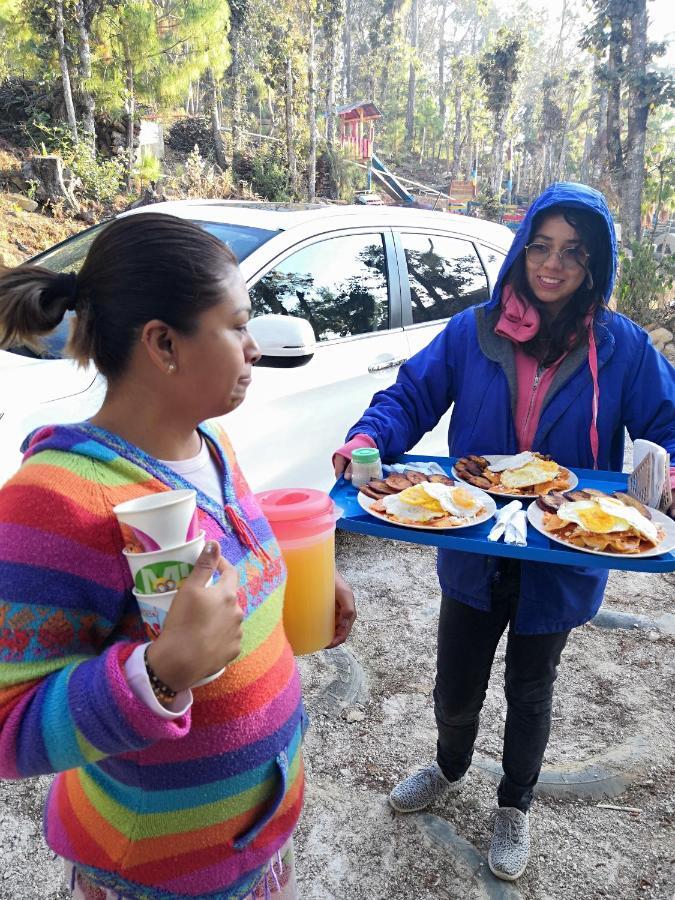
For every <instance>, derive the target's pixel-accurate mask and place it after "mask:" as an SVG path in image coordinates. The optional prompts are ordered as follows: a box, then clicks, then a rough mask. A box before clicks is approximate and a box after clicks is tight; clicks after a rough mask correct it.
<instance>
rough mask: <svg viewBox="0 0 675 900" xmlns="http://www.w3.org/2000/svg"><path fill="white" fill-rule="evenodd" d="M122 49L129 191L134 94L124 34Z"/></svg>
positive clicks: (131, 170) (129, 187) (131, 165)
mask: <svg viewBox="0 0 675 900" xmlns="http://www.w3.org/2000/svg"><path fill="white" fill-rule="evenodd" d="M122 46H123V49H124V71H125V79H124V88H125V94H126V97H125V101H124V111H125V113H126V116H127V191H131V187H132V183H133V177H134V118H135V116H136V95H135V85H134V64H133V61H132V59H131V50H130V48H129V41H128V39H127V37H126V35H125V36H124V37H123V39H122Z"/></svg>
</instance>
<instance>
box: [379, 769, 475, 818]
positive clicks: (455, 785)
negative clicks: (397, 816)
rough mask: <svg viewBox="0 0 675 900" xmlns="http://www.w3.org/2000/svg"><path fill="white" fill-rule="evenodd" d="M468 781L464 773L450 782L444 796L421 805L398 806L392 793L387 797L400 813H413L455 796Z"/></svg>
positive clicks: (393, 807) (390, 804)
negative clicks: (456, 779)
mask: <svg viewBox="0 0 675 900" xmlns="http://www.w3.org/2000/svg"><path fill="white" fill-rule="evenodd" d="M465 783H466V775H463V776H462V777H461V778H460V779H459V780H458V781H451V782H450V783H449V784H448V787H447V789H446V791H445V793H444V794H443V796H442V797H439V798H438V799H437V800H429V801H428V802H427V803H423V804H422V805H421V806H405V807H403V806H397V804H396V801H395V800H394V799H393V797H392V796H391V794H389V796H388V797H387V800H388V801H389V806H391V808H392V809H394V810H396V812H400V813H413V812H421V810H423V809H429V807H430V806H433V804H434V803H436V802H438V801H440V800H447V799H448V798H449V797H454V796H455V795H456V794H459V792H460V791H461V790H462V788H463V787H464V785H465Z"/></svg>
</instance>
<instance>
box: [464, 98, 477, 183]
mask: <svg viewBox="0 0 675 900" xmlns="http://www.w3.org/2000/svg"><path fill="white" fill-rule="evenodd" d="M466 151H467V153H468V154H469V159H468V166H467V169H466V172H467V173H468V176H469V178H471V174H472V172H473V161H474V159H475V158H476V157H475V156H474V155H473V109H472V108H471V107H469V109H467V111H466Z"/></svg>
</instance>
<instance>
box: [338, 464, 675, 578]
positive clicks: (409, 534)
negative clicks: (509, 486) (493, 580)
mask: <svg viewBox="0 0 675 900" xmlns="http://www.w3.org/2000/svg"><path fill="white" fill-rule="evenodd" d="M431 460H433V461H434V462H437V463H438V464H439V465H440V466H441V467H442V468H443V470H444V471H445V472H447V473H448V475H450V474H451V472H450V470H451V468H452V466H453V464H454V462H455V460H454V458H448V457H443V456H419V455H415V454H406V455H405V456H402V457H401V458H400V459H399V460H398V462H414V461H424V462H430V461H431ZM574 472H575V474H576V475H577V477H578V478H579V488H584V487H591V488H597V489H598V490H601V491H607V492H610V491H616V490H624V491H625V490H626V488H627V482H628V476H627V475H625V474H623V473H622V472H598V471H594V470H593V469H575V470H574ZM330 495H331V497H332V498H333V500H334V501H335V503H336V504H337V506H339V507H340V508H341V509H342V510H344V512H343V515H342V518H341V519H339V520H338V523H337V527H338V528H340V529H342V530H343V531H353V532H356V533H357V534H371V535H374V536H375V537H382V538H389V539H390V540H395V541H406V542H408V543H410V544H431V545H433V546H434V547H447V548H448V549H450V550H462V551H464V552H465V553H482V554H483V555H485V556H508V557H511V558H514V559H530V560H534V561H535V562H546V563H557V564H558V565H563V566H586V567H587V568H589V569H628V570H629V571H632V572H675V553H672V552H671V553H663V554H662V555H661V556H649V557H647V558H646V559H636V558H635V557H631V556H616V557H614V556H598V555H596V554H594V553H583V552H580V551H579V550H574V549H572V548H569V549H568V548H567V547H564V546H562V545H561V544H557V543H555V541H550V540H549V539H548V538H547V537H545V536H544V535H543V534H541V532H539V531H536V530H535V529H534V528H532V526H531V525H530V524H529V522H528V525H527V546H526V547H515V546H514V545H513V544H505V543H504V542H503V541H498V542H492V541H488V540H487V536H488V533H489V531H490V529H491V528H492V526H493V525H494V519H489V520H488V521H487V522H483V524H482V525H475V526H474V527H473V528H467V529H463V530H462V531H461V532H460V531H458V532H456V533H455V534H452V533H450V532H447V531H445V532H433V531H420V530H419V529H416V528H405V527H404V526H402V525H393V524H392V525H390V524H389V523H388V522H382V521H380V520H378V519H375V518H373V516H369V515H368V513H367V512H364V511H363V509H362V508H361V507H360V506H359V503H358V500H357V499H356V497H357V491H356V489H355V488H354V487H353V485H352V484H351V482H349V481H345V480H344V479H343V478H340V479H339V480H338V481H337V482H336V484H335V486H334V487H333V489H332V491H331V492H330ZM492 496H493V497H494V495H492ZM494 499H495V500H496V501H497V507H498V508H499V507H501V506H505V505H506V503H509V502H510V501H511V498H508V499H505V500H499V499H498V498H497V497H494ZM529 503H534V501H533V500H532V501H530V500H524V501H523V508H526V507H527V506H528V504H529Z"/></svg>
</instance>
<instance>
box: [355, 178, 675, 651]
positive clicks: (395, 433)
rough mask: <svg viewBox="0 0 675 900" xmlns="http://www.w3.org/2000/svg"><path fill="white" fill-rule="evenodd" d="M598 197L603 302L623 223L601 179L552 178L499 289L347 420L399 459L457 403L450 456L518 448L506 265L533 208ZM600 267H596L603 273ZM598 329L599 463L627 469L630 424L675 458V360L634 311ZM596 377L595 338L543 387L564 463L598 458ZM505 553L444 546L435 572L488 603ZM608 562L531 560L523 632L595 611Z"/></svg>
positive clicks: (543, 421)
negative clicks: (607, 256) (603, 237)
mask: <svg viewBox="0 0 675 900" xmlns="http://www.w3.org/2000/svg"><path fill="white" fill-rule="evenodd" d="M558 204H564V205H565V206H572V207H579V208H585V209H589V210H591V211H593V212H595V213H597V214H598V216H599V219H598V226H599V227H602V228H604V229H606V232H607V239H608V241H609V242H610V244H611V248H612V253H611V263H610V265H609V267H608V271H607V272H606V273H605V283H604V284H599V285H598V286H599V287H600V288H601V291H602V294H603V296H604V299H605V302H607V301H608V300H609V298H610V296H611V293H612V288H613V285H614V278H615V272H616V241H615V235H614V224H613V222H612V218H611V215H610V213H609V210H608V208H607V205H606V203H605V200H604V197H603V196H602V194H600V193H599V192H598V191H595V190H593V189H592V188H589V187H586V186H584V185H581V184H571V183H560V184H554V185H552V186H551V187H550V188H548V189H547V190H546V191H545V192H544V193H543V194H542V195H541V196H540V197H539V198H538V199H537V200H536V201H535V202H534V203H533V204H532V206H531V207H530V209H529V211H528V214H527V216H526V218H525V219H524V221H523V223H522V225H521V227H520V229H519V230H518V233H517V234H516V236H515V239H514V241H513V244H512V246H511V249H510V251H509V254H508V256H507V258H506V260H505V261H504V265H503V266H502V268H501V271H500V273H499V277H498V279H497V284H496V285H495V290H494V293H493V296H492V298H491V300H489V301H488V302H487V303H483V304H481V305H479V306H475V307H471V308H469V309H467V310H464V311H463V312H461V313H459V314H458V315H456V316H454V317H453V318H452V319H451V320H450V321H449V322H448V324H447V326H446V327H445V329H444V330H443V331H442V332H441V333H440V334H439V335H438V336H437V337H436V338H435V339H434V340H433V341H431V343H430V344H429V345H428V346H427V347H425V348H424V349H423V350H421V351H420V352H419V353H417V354H416V355H415V356H413V357H411V359H410V360H408V362H406V363H405V364H404V365H403V366H402V367H401V369H400V370H399V374H398V378H397V380H396V383H395V384H393V385H392V386H391V387H390V388H388V389H387V390H385V391H381V392H379V393H377V394H375V396H374V397H373V399H372V401H371V405H370V407H369V408H368V409H367V410H366V411H365V413H364V414H363V416H362V418H361V419H360V420H359V421H358V422H357V423H356V424H355V425H354V427H353V428H351V429H350V431H349V434H348V439H349V438H352V437H354V435H356V434H359V433H363V434H368V435H370V436H371V437H372V438H373V439H374V440H375V442H376V443H377V445H378V447H379V449H380V453H381V455H382V458H383V459H384V460H385V461H386V460H393V459H395V458H396V457H398V456H399V455H400V454H401V453H405V452H406V451H407V450H409V449H410V448H411V447H414V446H415V444H416V443H417V442H418V441H419V440H420V438H421V437H422V436H423V435H424V434H425V433H426V432H427V431H430V430H431V429H433V428H434V427H435V426H436V424H437V423H438V420H439V419H440V418H441V416H442V415H443V414H444V413H445V412H446V411H447V409H448V408H449V407H450V406H451V405H452V404H453V403H454V409H453V412H452V417H451V421H450V428H449V432H448V444H449V451H450V455H451V456H466V455H468V454H474V453H475V454H484V453H488V454H490V453H508V454H511V453H516V452H517V451H518V447H517V440H516V433H515V427H514V413H515V403H516V393H517V388H516V375H515V372H516V370H515V362H514V351H513V345H512V344H511V342H510V341H508V340H507V339H505V338H501V337H498V336H497V335H495V333H494V326H495V324H496V322H497V319H498V317H499V304H500V297H501V292H502V287H503V285H504V281H505V277H506V275H507V273H508V271H509V269H510V268H511V265H512V264H513V262H514V260H515V259H516V257H517V256H518V254H519V253H520V252H521V251H522V249H523V247H524V246H525V244H526V243H527V242H528V240H529V235H530V229H531V226H532V220H533V218H534V216H535V215H536V214H537V213H538V212H539V211H540V210H543V209H547V208H548V207H551V206H554V205H558ZM598 276H599V277H600V279H602V277H603V273H596V283H597V282H598ZM594 334H595V340H596V346H597V353H598V368H599V376H598V380H599V389H600V399H599V413H598V433H599V439H600V447H599V454H598V467H599V468H600V469H613V470H617V471H621V467H622V463H623V450H624V428H625V429H627V430H628V433H629V434H630V436H631V438H632V439H633V440H635V439H636V438H646V439H648V440H651V441H654V442H655V443H656V444H660V445H661V446H662V447H665V448H666V449H667V450H668V451H669V452H670V454H671V457H672V458H674V459H675V369H673V367H672V366H671V365H670V364H669V363H668V362H667V361H666V359H665V358H664V357H663V356H662V355H661V354H660V353H659V352H658V351H657V350H655V348H654V347H653V345H652V344H651V343H650V341H649V337H648V335H647V334H646V333H645V332H644V331H643V330H642V329H641V328H639V327H638V326H637V325H636V324H635V323H634V322H631V321H630V319H627V318H625V316H622V315H619V314H618V313H613V312H611V311H610V310H608V309H606V308H603V309H601V310H599V311H598V312H597V313H596V316H595V320H594ZM592 399H593V385H592V379H591V372H590V368H589V365H588V344H587V343H584V344H582V345H580V346H578V347H577V348H576V349H574V350H572V351H571V352H570V353H569V354H568V355H567V356H566V358H565V359H564V360H563V363H562V364H561V366H560V368H559V369H558V371H557V372H556V375H555V377H554V379H553V382H552V384H551V386H550V388H549V390H548V392H547V394H546V397H545V398H544V403H543V406H542V411H541V417H540V420H539V425H538V428H537V432H536V435H535V438H534V442H533V449H534V450H537V451H539V452H541V453H549V454H551V455H552V456H553V458H554V459H555V460H556V461H557V462H559V463H561V464H562V465H564V466H568V467H571V468H575V467H576V468H589V469H590V468H593V454H592V451H591V443H590V423H591V407H592ZM497 565H498V560H497V558H496V557H490V556H479V555H477V554H475V555H474V554H469V553H459V552H456V551H451V550H439V554H438V566H437V568H438V576H439V579H440V583H441V589H442V591H443V593H444V594H446V595H449V596H451V597H455V598H456V599H458V600H460V601H461V602H463V603H467V604H469V605H470V606H474V607H477V608H478V609H486V610H487V609H489V607H490V587H491V582H492V579H493V577H494V574H495V571H496V568H497ZM606 583H607V572H606V571H603V570H599V569H588V568H583V567H573V566H556V565H550V564H545V563H535V562H525V561H524V562H523V563H522V576H521V596H520V603H519V606H518V612H517V616H516V622H515V629H516V632H517V633H519V634H546V633H551V632H557V631H564V630H567V629H569V628H573V627H575V626H577V625H582V624H583V623H584V622H587V621H589V619H591V618H592V617H593V616H594V615H595V613H596V612H597V611H598V609H599V607H600V604H601V603H602V596H603V592H604V589H605V585H606Z"/></svg>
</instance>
